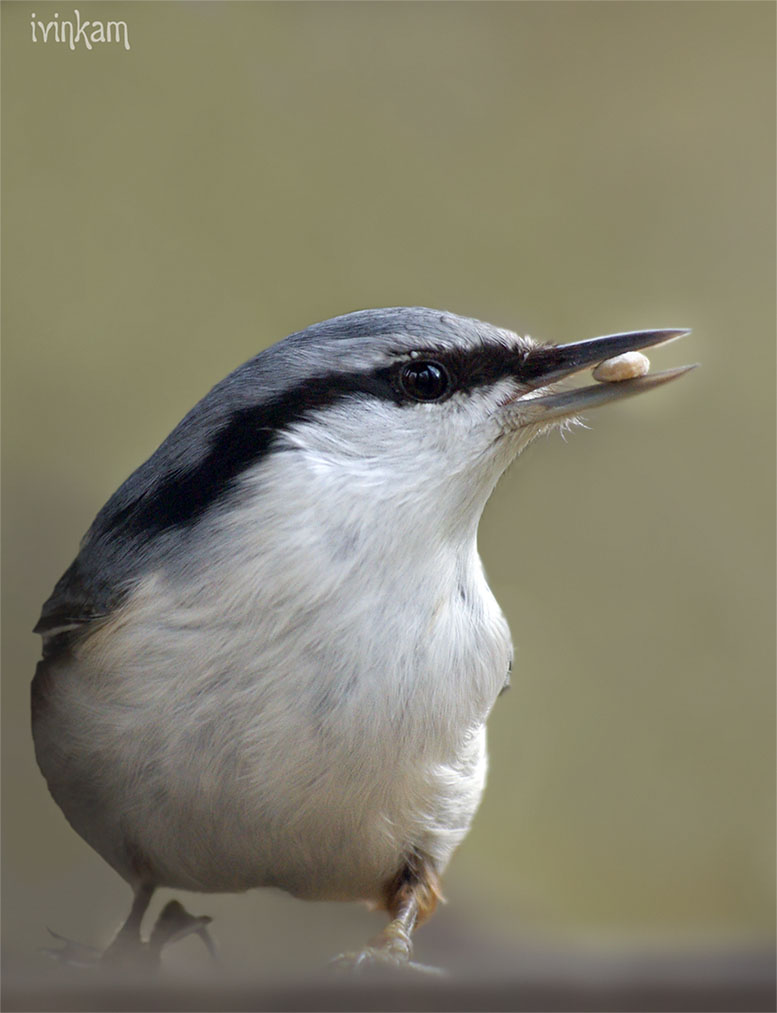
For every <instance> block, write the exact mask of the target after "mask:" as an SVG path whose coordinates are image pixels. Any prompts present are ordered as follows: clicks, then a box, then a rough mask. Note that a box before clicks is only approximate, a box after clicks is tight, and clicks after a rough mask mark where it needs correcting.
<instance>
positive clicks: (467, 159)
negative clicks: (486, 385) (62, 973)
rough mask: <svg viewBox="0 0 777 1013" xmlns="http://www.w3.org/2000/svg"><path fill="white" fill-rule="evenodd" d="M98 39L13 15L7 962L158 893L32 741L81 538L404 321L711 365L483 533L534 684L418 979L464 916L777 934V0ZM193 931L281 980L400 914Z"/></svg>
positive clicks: (189, 26)
mask: <svg viewBox="0 0 777 1013" xmlns="http://www.w3.org/2000/svg"><path fill="white" fill-rule="evenodd" d="M78 7H79V9H80V11H81V16H82V19H87V18H91V19H92V20H109V19H117V18H122V19H124V20H126V22H127V23H128V26H129V37H130V43H131V49H130V51H125V50H124V49H123V48H121V47H116V46H108V45H102V46H96V47H95V49H94V50H93V51H92V52H89V51H87V50H85V49H84V48H83V47H82V48H80V49H78V50H77V51H75V52H71V51H69V50H68V49H67V48H66V47H63V46H61V45H59V46H58V45H56V44H54V43H52V42H49V43H47V44H41V43H40V42H39V43H38V44H34V43H33V42H32V40H31V33H30V18H31V15H32V13H33V12H34V13H35V14H36V15H37V20H40V21H47V20H50V19H52V18H53V14H54V12H55V11H59V12H60V17H61V18H62V19H65V18H66V17H68V16H70V17H72V5H67V4H50V3H44V2H35V3H32V4H30V3H27V2H24V3H5V4H3V9H2V16H3V75H4V81H3V85H4V88H3V98H4V107H3V127H4V136H3V176H4V188H5V191H4V253H5V257H4V268H5V270H4V300H3V324H4V327H3V338H4V342H3V350H4V370H3V412H4V437H5V441H4V462H3V464H4V486H3V487H4V494H5V496H4V511H3V523H4V563H5V574H4V577H5V579H4V583H3V591H4V613H3V615H4V636H3V650H4V662H5V663H4V709H3V713H4V721H5V734H4V739H3V743H4V750H5V763H4V806H5V819H4V822H3V831H4V852H3V857H4V872H5V878H4V917H5V933H4V936H5V947H6V955H7V957H8V958H9V960H11V961H13V962H16V963H19V964H27V963H28V964H29V966H31V967H34V966H35V962H36V961H41V960H42V958H41V957H39V956H38V954H37V953H36V948H37V947H38V946H41V945H45V943H46V938H47V937H46V933H45V927H46V926H51V927H52V928H55V929H57V930H59V931H61V932H64V933H66V934H67V935H70V936H72V937H73V938H76V939H79V940H84V941H87V942H95V943H101V942H104V941H105V940H106V939H107V938H108V937H109V936H110V933H111V931H112V930H113V929H114V928H115V926H116V925H117V924H118V922H119V920H120V919H121V918H123V917H124V914H125V913H126V908H127V905H128V901H129V897H128V890H127V888H126V886H125V885H124V884H123V883H122V882H121V881H120V880H119V879H118V877H117V876H116V875H115V874H114V873H113V872H112V871H111V870H110V869H109V868H108V867H107V866H106V865H105V864H104V863H103V862H102V860H101V859H100V858H98V857H97V855H95V854H94V853H93V852H92V851H91V850H90V849H89V848H88V847H87V845H86V844H84V843H83V842H82V841H81V840H80V838H78V837H77V836H76V835H75V834H74V833H73V832H72V831H71V830H70V828H69V826H68V825H67V823H66V822H65V820H64V818H63V816H62V815H61V813H60V811H59V810H58V809H57V807H56V806H55V805H54V803H53V802H52V801H51V800H50V798H49V796H48V794H47V791H46V788H45V785H44V782H43V780H42V778H41V777H40V776H39V774H38V771H37V768H36V766H35V762H34V758H33V753H32V747H31V740H30V735H29V731H28V685H29V681H30V678H31V677H32V674H33V669H34V665H35V661H36V658H37V656H38V650H39V644H38V639H37V638H36V637H33V636H32V635H31V633H30V629H31V627H32V626H33V625H34V623H35V621H36V619H37V616H38V611H39V608H40V605H41V603H42V602H43V600H44V599H45V598H46V597H47V596H48V594H49V592H50V590H51V588H52V586H53V584H54V582H55V581H56V579H57V578H58V577H59V576H60V574H61V573H62V572H63V570H64V569H65V568H66V566H67V565H68V564H69V562H70V561H71V559H72V557H73V556H74V554H75V552H76V549H77V544H78V540H79V538H80V536H81V535H82V534H83V532H84V531H85V530H86V528H87V527H88V525H89V523H90V521H91V519H92V517H93V516H94V514H95V513H96V511H97V510H98V508H99V507H100V506H101V505H102V503H103V502H104V500H105V499H106V498H107V496H108V495H109V494H110V493H111V492H112V491H113V490H114V489H115V488H116V487H117V485H118V484H119V483H120V482H121V481H122V480H123V479H124V478H125V477H126V476H127V475H128V474H129V472H130V471H131V470H132V469H133V468H135V467H136V466H137V465H138V464H139V463H140V462H141V461H142V460H143V459H144V458H145V457H146V456H147V455H148V454H149V453H151V451H153V449H154V448H155V447H156V446H157V444H158V443H159V442H160V441H161V440H162V438H163V437H164V436H165V435H166V434H167V433H168V432H169V430H170V429H171V428H172V427H173V425H175V423H176V422H177V421H178V420H179V419H180V418H181V416H182V415H183V414H184V413H185V412H186V411H187V410H188V408H189V407H191V405H192V404H193V403H194V402H195V401H196V400H197V399H198V398H199V397H200V396H202V395H203V394H204V393H205V391H206V390H207V389H208V388H209V387H210V386H211V385H212V384H213V383H214V382H216V381H217V380H219V379H220V378H221V377H222V376H224V375H225V374H226V373H227V372H229V371H230V370H231V369H232V368H234V367H235V366H236V365H238V364H239V363H240V362H242V361H243V360H245V359H246V358H248V357H249V356H251V355H253V354H254V353H255V352H256V351H258V350H259V349H260V348H263V347H265V346H266V345H267V344H269V343H271V342H273V341H275V340H277V339H279V338H281V337H283V336H284V335H285V334H287V333H289V332H291V331H293V330H296V329H299V328H302V327H304V326H305V325H307V324H309V323H312V322H313V321H315V320H319V319H323V318H326V317H329V316H333V315H335V314H339V313H343V312H346V311H349V310H352V309H357V308H361V307H366V306H381V305H397V304H422V305H429V306H435V307H441V308H446V309H449V310H453V311H455V312H458V313H462V314H466V315H472V316H478V317H481V318H484V319H488V320H490V321H492V322H493V323H496V324H500V325H503V326H507V327H511V328H513V329H516V330H519V331H522V332H524V333H530V334H531V335H532V336H534V337H538V338H543V339H547V340H553V341H562V340H564V341H566V340H572V339H576V338H582V337H589V336H593V335H597V334H605V333H611V332H613V331H617V330H632V329H638V328H644V327H664V326H688V327H692V328H693V335H692V336H691V337H690V338H687V339H685V340H684V341H683V342H682V343H681V344H679V345H673V346H671V347H669V348H667V349H665V350H661V351H659V352H657V353H656V354H655V356H654V365H655V366H656V367H658V368H666V367H669V366H671V365H676V364H679V363H681V362H688V361H696V360H698V361H701V362H702V364H703V365H702V368H701V369H700V370H698V371H696V372H695V373H693V374H692V375H690V376H689V377H686V378H685V379H683V380H682V381H680V382H678V383H677V384H675V385H672V386H670V387H667V388H665V389H662V390H660V391H658V392H655V393H653V394H651V395H649V396H645V397H644V398H640V399H636V400H633V401H628V402H626V403H623V404H620V405H618V406H616V407H610V408H609V409H602V410H600V411H598V412H592V413H591V415H590V417H589V419H588V422H589V425H590V427H591V430H592V431H591V432H585V431H583V430H579V429H578V430H576V431H574V432H573V433H571V434H570V435H569V437H568V438H567V439H566V440H562V439H561V438H560V437H558V436H553V437H552V438H549V439H546V440H543V441H540V442H538V443H536V444H535V445H533V446H532V447H531V448H530V449H529V451H527V453H526V454H525V455H524V457H523V458H522V459H521V460H520V461H519V462H518V463H517V464H516V465H514V466H513V468H512V469H511V470H510V472H509V473H508V474H507V476H506V477H505V478H504V480H503V481H502V483H501V484H500V486H499V488H498V489H497V492H496V493H495V495H494V497H493V499H492V501H491V502H490V504H489V506H488V508H487V511H486V515H485V517H484V520H483V523H482V525H481V536H480V541H481V551H482V554H483V556H484V559H485V563H486V568H487V571H488V573H489V575H490V578H491V582H492V585H493V588H494V590H495V592H496V595H497V597H498V599H499V600H500V602H501V603H502V605H503V607H504V609H505V612H506V614H507V616H508V619H509V621H510V625H511V628H512V630H513V635H514V639H515V642H516V662H515V666H514V688H513V690H512V692H511V693H510V694H508V695H507V696H506V697H505V698H503V699H501V700H500V701H499V703H498V706H497V707H496V709H495V712H494V714H493V718H492V721H491V753H492V766H491V773H490V780H489V785H488V790H487V794H486V797H485V801H484V803H483V806H482V809H481V811H480V813H479V815H478V818H477V820H476V823H475V825H474V828H473V830H472V832H471V834H470V836H469V838H468V839H467V841H466V843H465V844H464V845H463V846H462V847H461V849H460V851H459V853H458V854H457V855H456V857H455V859H454V861H453V863H452V866H451V868H450V870H449V873H448V875H447V878H446V887H447V893H448V896H449V898H450V899H451V900H452V903H451V904H450V905H448V906H447V907H446V908H444V909H442V911H441V912H440V913H439V915H438V916H437V917H436V919H435V920H434V921H433V922H432V923H431V924H430V925H429V927H428V928H425V929H424V930H423V931H422V933H421V935H420V936H419V952H420V954H421V956H422V957H423V956H424V953H425V947H428V946H430V945H431V943H432V942H433V941H434V940H435V939H442V938H444V937H445V933H450V932H453V931H454V930H456V931H458V928H457V927H459V926H466V924H467V923H469V925H470V926H475V927H476V929H477V931H478V932H482V933H488V932H493V933H494V937H495V938H497V937H498V938H499V939H500V941H501V942H502V943H504V944H505V945H507V946H509V945H512V944H513V941H514V942H515V944H516V945H517V943H518V941H519V940H520V939H525V938H526V937H530V938H538V937H542V938H553V939H559V938H563V939H568V940H583V941H586V942H589V943H596V942H597V941H598V942H603V943H604V945H613V946H615V945H622V944H623V943H624V941H625V942H627V943H629V942H630V941H634V940H636V941H645V940H647V941H650V942H651V944H653V943H655V942H658V943H659V944H666V943H668V944H672V945H673V944H674V942H675V941H678V940H679V941H689V940H690V941H696V942H701V943H702V944H704V945H706V944H707V943H709V944H710V945H712V944H713V943H719V942H721V941H723V942H732V943H748V942H756V941H763V940H765V939H769V938H770V937H771V935H772V932H773V914H774V910H773V896H774V895H773V864H774V815H775V814H774V686H773V676H774V667H773V663H774V656H773V624H774V585H773V559H774V531H773V489H774V446H773V442H774V436H773V434H774V417H773V407H774V406H773V376H774V268H775V263H774V244H773V232H774V217H775V216H774V211H775V209H774V195H773V184H774V141H775V137H774V98H773V73H774V42H773V39H774V16H775V14H774V7H773V6H772V5H771V4H765V3H706V2H699V3H639V2H638V3H595V4H591V3H585V4H584V3H581V4H576V3H573V4H568V3H563V2H562V3H531V2H530V3H515V4H513V3H494V4H492V3H455V4H449V3H409V4H393V3H392V4H387V3H374V4H373V3H369V4H362V3H353V4H350V3H348V4H340V3H315V4H314V3H295V4H278V3H184V2H180V3H179V2H170V3H121V4H105V3H94V4H90V3H86V2H84V0H81V2H80V3H79V4H78ZM163 899H165V900H166V899H167V895H165V896H164V897H163V898H159V899H158V901H157V905H156V906H157V907H158V906H159V905H160V904H161V902H162V900H163ZM184 899H186V902H187V904H189V905H190V907H191V908H192V910H194V911H195V912H198V913H202V912H207V913H210V914H213V915H215V916H217V920H216V923H215V931H216V935H217V937H218V939H219V941H220V943H221V946H222V949H223V952H224V956H225V959H226V960H228V961H232V962H234V964H235V966H238V965H240V964H241V962H242V965H243V966H245V967H246V968H249V969H250V970H251V972H252V973H256V974H257V975H259V974H262V973H270V972H272V973H276V972H277V971H278V970H279V969H283V968H294V967H298V966H300V965H305V964H308V963H310V964H313V963H315V962H320V961H322V960H324V959H325V958H326V957H328V956H330V955H331V954H332V953H334V952H336V951H337V950H338V949H342V948H344V947H349V946H353V945H356V944H358V943H360V942H361V941H362V940H363V938H364V937H365V935H366V934H369V933H371V932H374V931H376V930H377V928H378V927H379V925H380V924H381V918H380V916H377V915H375V914H370V913H367V912H364V911H362V910H361V909H360V908H358V907H357V906H354V905H351V906H349V905H305V904H302V903H300V902H297V901H294V900H292V899H290V898H287V897H284V896H282V895H280V894H273V893H271V892H262V893H253V894H250V895H247V896H237V897H230V896H219V897H189V898H184ZM195 942H196V941H195ZM188 945H189V944H185V945H184V946H183V947H182V948H181V949H182V951H183V950H185V949H186V946H188ZM171 956H172V955H171ZM174 959H184V958H182V957H179V958H174ZM190 959H192V960H197V959H199V951H197V949H196V946H193V948H192V949H191V953H190Z"/></svg>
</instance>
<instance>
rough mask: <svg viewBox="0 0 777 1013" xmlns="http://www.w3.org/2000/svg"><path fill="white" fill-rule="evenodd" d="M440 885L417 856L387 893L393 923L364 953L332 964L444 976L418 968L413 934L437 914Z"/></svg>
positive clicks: (342, 956) (355, 969)
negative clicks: (400, 968) (406, 969)
mask: <svg viewBox="0 0 777 1013" xmlns="http://www.w3.org/2000/svg"><path fill="white" fill-rule="evenodd" d="M440 896H441V894H440V885H439V881H438V879H437V876H436V874H435V872H434V870H433V869H432V868H431V867H430V866H429V864H428V862H426V861H425V860H423V859H422V857H421V856H419V855H416V854H413V855H412V856H411V858H410V859H408V861H407V863H406V864H405V865H404V866H403V867H402V869H401V870H400V872H399V873H398V874H397V876H395V877H394V878H393V879H392V880H391V881H390V882H389V883H387V884H386V887H385V889H384V906H385V908H386V909H387V910H388V912H389V914H390V915H391V921H390V922H389V923H388V925H387V926H386V927H385V929H383V931H382V932H381V933H380V934H379V935H377V936H376V937H375V938H374V939H371V940H370V942H369V944H368V945H367V946H365V947H364V949H363V950H359V951H358V952H355V953H342V954H340V956H338V957H335V959H334V960H333V961H332V964H333V965H334V966H335V967H336V968H337V969H341V970H346V971H353V972H358V971H361V970H363V969H364V968H366V967H370V966H373V967H374V966H376V965H377V966H382V967H395V968H396V967H404V968H408V969H410V970H413V971H422V972H425V973H427V974H443V973H444V972H443V971H441V970H440V969H439V968H436V967H428V966H426V965H425V964H417V963H415V961H413V960H411V959H410V958H411V957H412V955H413V944H412V941H411V936H412V934H413V930H414V929H415V928H416V926H417V925H419V924H420V923H421V922H423V921H425V920H426V919H427V918H429V917H430V915H431V914H432V913H433V911H434V909H435V907H436V906H437V901H438V900H439V899H440Z"/></svg>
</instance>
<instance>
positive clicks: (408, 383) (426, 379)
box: [399, 362, 451, 401]
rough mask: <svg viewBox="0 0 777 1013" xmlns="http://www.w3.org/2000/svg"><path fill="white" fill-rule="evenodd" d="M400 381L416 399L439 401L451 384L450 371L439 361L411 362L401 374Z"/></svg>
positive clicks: (406, 391)
mask: <svg viewBox="0 0 777 1013" xmlns="http://www.w3.org/2000/svg"><path fill="white" fill-rule="evenodd" d="M399 382H400V385H401V387H402V390H403V391H404V392H405V394H407V396H408V397H411V398H413V400H414V401H439V400H440V398H442V397H444V396H445V395H446V394H447V393H448V392H449V390H450V386H451V379H450V376H449V375H448V371H447V370H446V369H445V367H444V366H441V365H440V363H439V362H409V363H408V364H407V365H406V366H405V367H404V368H403V369H402V372H401V373H400V374H399Z"/></svg>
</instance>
